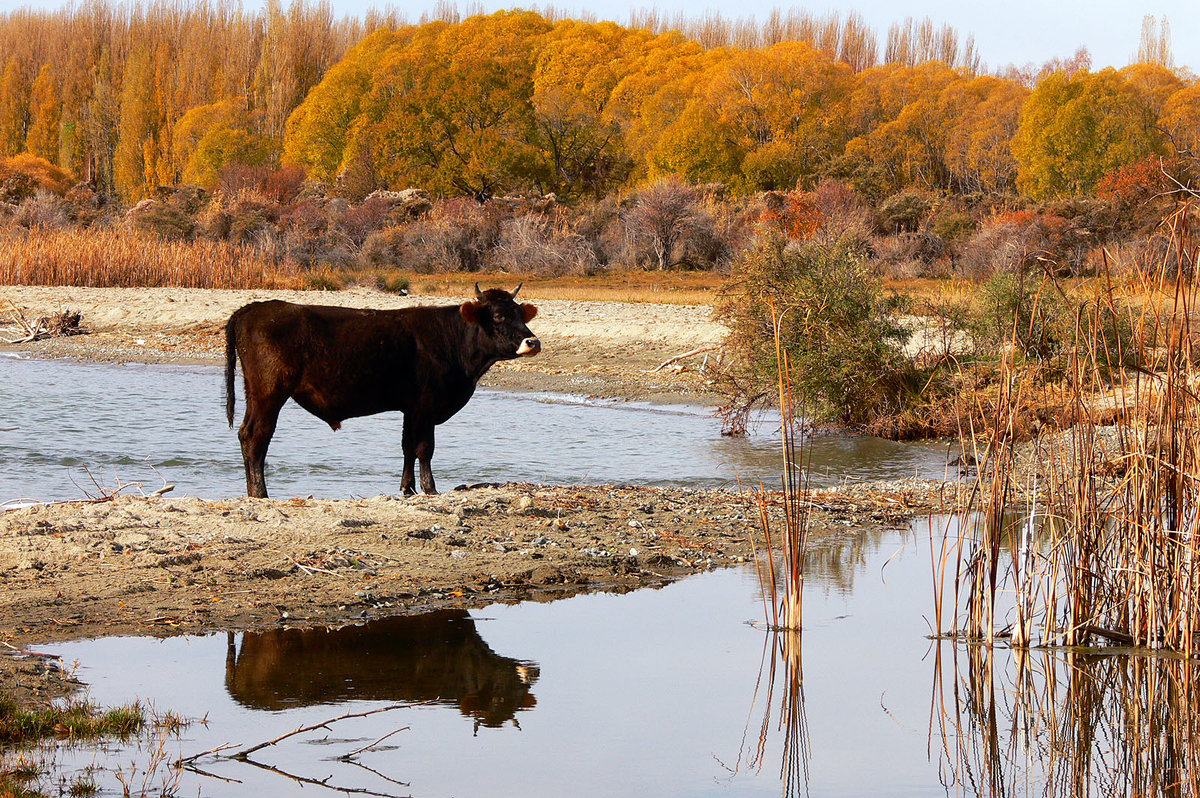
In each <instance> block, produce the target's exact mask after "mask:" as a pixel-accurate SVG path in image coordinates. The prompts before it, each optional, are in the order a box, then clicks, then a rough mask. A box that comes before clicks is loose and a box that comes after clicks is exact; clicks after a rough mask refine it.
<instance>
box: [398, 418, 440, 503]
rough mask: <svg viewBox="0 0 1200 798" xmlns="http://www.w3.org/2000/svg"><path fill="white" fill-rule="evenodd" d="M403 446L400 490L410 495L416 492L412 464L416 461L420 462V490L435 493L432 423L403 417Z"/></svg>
mask: <svg viewBox="0 0 1200 798" xmlns="http://www.w3.org/2000/svg"><path fill="white" fill-rule="evenodd" d="M401 445H402V447H403V448H404V474H403V476H401V477H400V492H401V493H403V494H404V495H405V496H412V495H413V494H414V493H416V492H417V489H416V479H415V478H414V476H415V475H414V474H413V466H414V464H415V463H417V462H418V461H419V462H420V464H421V490H422V491H424V492H425V493H429V494H433V493H437V487H436V486H435V485H434V484H433V468H432V466H431V461H432V460H433V425H432V424H427V423H424V422H419V421H410V420H409V419H408V417H405V419H404V436H403V439H402V441H401Z"/></svg>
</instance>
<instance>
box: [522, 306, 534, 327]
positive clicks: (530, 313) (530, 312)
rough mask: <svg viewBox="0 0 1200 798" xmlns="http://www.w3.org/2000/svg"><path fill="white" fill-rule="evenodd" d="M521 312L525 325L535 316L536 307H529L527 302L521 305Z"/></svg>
mask: <svg viewBox="0 0 1200 798" xmlns="http://www.w3.org/2000/svg"><path fill="white" fill-rule="evenodd" d="M521 312H522V313H524V314H525V323H526V324H528V323H529V322H531V321H533V317H534V316H536V315H537V305H530V304H529V303H528V302H526V303H525V304H523V305H521Z"/></svg>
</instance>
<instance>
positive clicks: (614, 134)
mask: <svg viewBox="0 0 1200 798" xmlns="http://www.w3.org/2000/svg"><path fill="white" fill-rule="evenodd" d="M649 36H650V34H649V33H647V32H645V31H629V30H626V29H625V28H622V27H620V26H619V25H616V24H613V23H611V22H604V23H588V22H576V21H573V20H568V21H564V22H561V23H558V24H557V25H556V26H555V28H554V30H553V31H552V32H551V33H550V34H549V36H548V37H547V40H546V43H545V46H544V47H543V48H542V51H541V53H540V54H539V55H538V59H537V63H536V65H535V67H534V73H533V94H532V95H531V97H530V102H531V103H532V106H533V121H534V125H535V126H536V128H537V132H538V144H539V145H540V148H541V150H542V152H541V154H540V156H539V158H540V160H542V161H543V162H544V163H545V164H546V184H545V185H544V186H543V188H544V189H548V190H551V191H554V192H555V193H557V194H559V195H563V196H567V197H571V196H579V195H581V194H585V193H586V194H591V195H593V196H601V195H603V194H604V193H605V192H607V191H609V190H610V189H612V188H613V187H615V186H618V185H620V184H622V183H623V182H624V181H625V180H626V178H627V177H628V176H629V174H630V173H631V172H632V169H633V162H632V159H631V158H630V156H629V154H628V152H627V150H626V148H625V146H624V143H625V142H624V138H623V136H622V134H621V127H620V125H619V124H618V122H617V119H616V117H615V115H614V114H613V113H611V112H610V110H609V109H610V105H611V103H612V97H613V90H614V89H615V88H616V86H617V84H618V83H620V81H621V80H623V79H624V78H625V77H626V76H627V75H628V74H629V73H630V72H631V71H632V69H633V68H634V64H635V63H636V61H637V59H638V56H639V54H640V52H641V50H642V46H643V45H644V44H645V42H646V40H647V39H648V38H649Z"/></svg>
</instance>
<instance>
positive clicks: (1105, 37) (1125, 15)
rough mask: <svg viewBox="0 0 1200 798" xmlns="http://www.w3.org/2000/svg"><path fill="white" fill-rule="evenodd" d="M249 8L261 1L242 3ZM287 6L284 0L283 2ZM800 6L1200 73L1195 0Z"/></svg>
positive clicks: (1035, 58) (1007, 55)
mask: <svg viewBox="0 0 1200 798" xmlns="http://www.w3.org/2000/svg"><path fill="white" fill-rule="evenodd" d="M331 1H332V4H333V7H334V9H335V11H337V12H338V13H340V14H351V15H358V14H361V13H362V12H363V11H365V10H366V9H367V8H369V7H372V6H375V7H382V6H387V5H392V6H394V7H395V8H397V9H398V10H399V11H401V12H402V13H404V14H405V15H406V16H408V17H409V18H410V19H412V20H414V21H415V20H416V19H418V18H420V16H421V14H422V13H423V12H425V11H429V10H431V9H432V8H433V6H434V3H435V0H417V1H416V2H414V1H413V0H400V2H396V0H390V2H389V0H350V1H349V2H347V1H346V0H331ZM243 2H244V3H245V5H246V6H247V7H253V6H255V5H258V4H259V3H258V2H256V0H243ZM287 2H288V0H284V3H285V4H286V3H287ZM469 4H470V5H472V6H473V7H474V6H477V5H482V6H483V8H484V9H485V10H487V11H493V10H496V9H499V8H508V7H512V6H513V5H515V4H517V3H515V2H514V0H483V1H482V3H477V2H475V0H460V2H459V3H458V5H459V7H460V8H466V7H467V6H468V5H469ZM61 5H62V3H60V2H46V0H32V1H31V0H0V10H2V11H9V10H13V9H16V8H21V7H34V8H59V7H60V6H61ZM520 5H523V6H525V7H529V6H532V5H553V6H555V7H557V8H561V9H563V10H566V11H568V12H576V11H579V10H586V11H587V12H589V13H590V14H593V15H595V16H596V17H599V18H600V19H611V20H615V21H617V22H626V21H628V18H629V12H630V11H631V10H633V9H638V8H643V7H646V6H652V7H654V8H657V9H659V10H660V11H662V12H664V13H666V14H674V13H675V12H676V11H679V10H686V11H687V12H688V13H691V14H697V15H699V14H702V13H703V12H704V10H706V9H707V10H712V11H719V12H721V13H722V14H723V15H725V16H729V17H734V18H737V17H745V16H750V15H753V16H755V17H757V18H759V19H762V18H765V17H766V16H767V14H769V13H770V11H771V9H772V8H788V7H789V6H790V4H788V3H786V2H784V3H780V2H773V1H772V0H712V2H708V3H707V4H704V3H702V2H695V0H634V1H631V0H550V1H549V2H547V1H546V0H542V2H524V3H520ZM799 7H801V8H804V9H807V10H808V11H811V12H814V13H817V14H823V13H825V12H827V11H837V12H840V13H842V14H846V13H849V12H851V11H857V12H858V13H859V14H861V15H862V16H863V17H864V18H865V19H866V21H867V23H868V24H870V25H871V26H872V27H874V28H875V29H876V30H877V31H879V33H880V34H881V36H882V35H883V34H886V32H887V28H888V25H889V24H891V23H892V22H895V21H900V20H903V19H904V18H905V17H908V16H912V17H916V18H918V19H919V18H921V17H925V16H928V17H930V18H931V19H933V21H934V22H935V23H936V24H941V23H949V24H950V25H952V26H954V27H955V28H956V29H957V30H958V32H959V35H960V40H963V39H965V38H966V36H967V35H968V34H974V36H975V44H976V51H977V52H978V53H979V54H980V56H981V57H982V58H983V60H984V62H985V63H986V64H987V66H988V67H989V68H992V69H995V68H999V67H1003V66H1005V65H1007V64H1010V63H1011V64H1016V65H1017V66H1023V65H1025V64H1028V63H1033V64H1041V63H1042V62H1044V61H1047V60H1049V59H1052V58H1068V57H1070V56H1071V55H1073V54H1074V52H1075V51H1076V50H1077V49H1078V48H1079V47H1080V46H1086V47H1087V48H1088V50H1089V52H1090V53H1091V55H1092V67H1093V69H1099V68H1101V67H1105V66H1115V67H1123V66H1126V65H1127V64H1128V63H1129V62H1130V60H1131V59H1132V57H1133V55H1134V54H1135V53H1136V51H1137V46H1138V38H1139V36H1140V33H1141V26H1142V18H1143V17H1144V16H1145V15H1146V14H1153V15H1155V16H1156V17H1159V18H1161V17H1162V16H1166V18H1167V19H1168V20H1169V22H1170V26H1171V41H1172V45H1173V51H1174V53H1175V63H1176V65H1177V66H1190V67H1192V69H1193V71H1196V72H1200V2H1197V0H1158V1H1157V2H1141V0H1135V1H1134V2H1121V1H1120V0H1092V1H1091V2H1079V0H1000V1H999V2H988V3H984V2H978V0H909V1H908V2H905V3H897V2H894V1H889V0H836V1H835V2H828V0H826V2H823V3H818V4H807V5H805V4H800V6H799Z"/></svg>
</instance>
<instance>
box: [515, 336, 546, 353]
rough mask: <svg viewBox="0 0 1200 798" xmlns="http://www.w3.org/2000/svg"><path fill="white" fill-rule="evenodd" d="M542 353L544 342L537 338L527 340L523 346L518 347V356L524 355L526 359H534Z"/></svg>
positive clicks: (523, 342) (522, 343)
mask: <svg viewBox="0 0 1200 798" xmlns="http://www.w3.org/2000/svg"><path fill="white" fill-rule="evenodd" d="M541 351H542V342H541V341H539V340H538V339H536V338H526V339H525V340H524V341H522V342H521V345H520V346H519V347H517V354H518V355H523V356H524V357H533V356H534V355H536V354H537V353H538V352H541Z"/></svg>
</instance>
